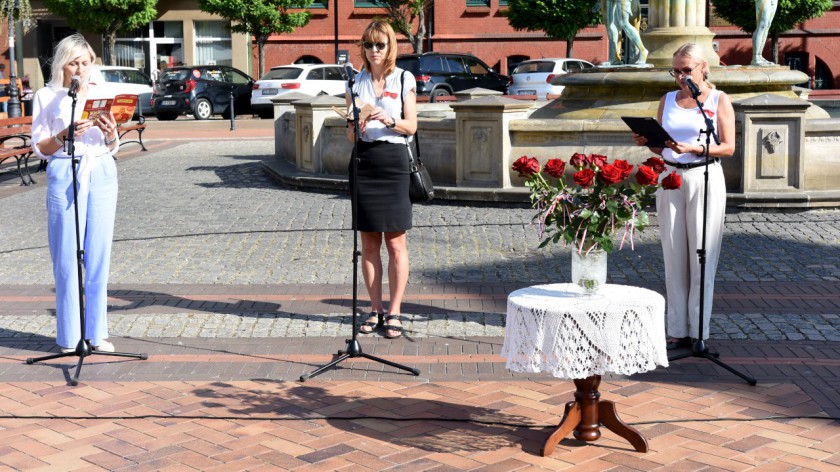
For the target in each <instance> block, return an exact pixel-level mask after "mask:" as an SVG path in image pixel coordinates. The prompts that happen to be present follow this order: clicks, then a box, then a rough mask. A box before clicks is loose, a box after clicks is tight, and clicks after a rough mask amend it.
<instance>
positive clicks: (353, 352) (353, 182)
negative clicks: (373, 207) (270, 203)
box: [300, 73, 420, 382]
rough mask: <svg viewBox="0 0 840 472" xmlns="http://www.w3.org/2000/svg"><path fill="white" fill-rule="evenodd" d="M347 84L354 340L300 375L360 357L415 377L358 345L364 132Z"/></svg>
mask: <svg viewBox="0 0 840 472" xmlns="http://www.w3.org/2000/svg"><path fill="white" fill-rule="evenodd" d="M347 77H348V79H347V83H348V85H349V88H350V105H351V106H352V107H353V136H354V137H355V141H354V142H353V155H352V158H351V160H352V163H351V165H350V195H351V199H350V202H351V207H352V209H351V212H352V214H353V323H352V325H351V329H352V337H351V339H348V340H347V350H346V351H338V357H337V358H336V359H334V360H333V361H332V362H330V363H329V364H326V365H323V366H321V367H319V368H317V369H315V370H314V371H312V372H311V373H309V374H303V375H301V376H300V381H301V382H306V381H307V380H308V379H311V378H312V377H315V376H316V375H319V374H321V373H323V372H324V371H326V370H327V369H330V368H331V367H333V366H335V365H337V364H338V363H340V362H342V361H344V360H345V359H354V358H358V357H364V358H365V359H370V360H372V361H376V362H379V363H381V364H385V365H389V366H391V367H395V368H397V369H402V370H406V371H408V372H411V373H412V374H414V375H420V369H415V368H413V367H408V366H405V365H402V364H397V363H396V362H391V361H389V360H385V359H382V358H380V357H376V356H372V355H370V354H366V353H364V352H362V345H361V344H360V343H359V340H358V334H357V328H356V312H357V309H356V306H357V304H358V294H357V292H358V280H359V256H360V255H361V253H360V252H359V229H358V216H359V215H358V213H359V205H358V196H359V181H358V179H357V177H358V175H359V145H358V144H359V140H360V139H361V131H360V128H359V107H357V106H356V92H355V91H354V90H353V84H354V80H353V75H352V74H350V73H348V76H347Z"/></svg>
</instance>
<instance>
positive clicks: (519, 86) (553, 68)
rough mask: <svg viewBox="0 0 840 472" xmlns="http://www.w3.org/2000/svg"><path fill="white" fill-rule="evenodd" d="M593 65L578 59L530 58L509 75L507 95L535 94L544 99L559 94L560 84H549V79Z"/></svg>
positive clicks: (561, 87)
mask: <svg viewBox="0 0 840 472" xmlns="http://www.w3.org/2000/svg"><path fill="white" fill-rule="evenodd" d="M593 67H595V66H594V65H592V64H591V63H589V62H586V61H582V60H580V59H554V58H548V59H532V60H528V61H524V62H521V63H519V65H518V66H516V69H514V70H513V73H512V74H511V75H510V78H511V84H510V86H508V95H536V96H537V98H538V99H539V100H545V99H546V95H559V94H560V92H562V91H563V86H562V85H551V81H552V80H553V79H554V78H555V77H557V76H558V75H562V74H569V73H572V72H578V71H581V70H585V69H592V68H593Z"/></svg>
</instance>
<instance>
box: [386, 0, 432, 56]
mask: <svg viewBox="0 0 840 472" xmlns="http://www.w3.org/2000/svg"><path fill="white" fill-rule="evenodd" d="M374 3H375V4H376V5H377V6H379V7H382V8H384V9H386V10H387V11H388V17H387V18H386V19H385V21H387V22H388V23H389V24H390V25H391V27H392V28H394V31H395V32H397V33H399V34H402V35H403V36H405V37H406V38H408V40H409V42H411V47H412V48H414V52H415V53H417V54H420V53H422V52H423V40H424V39H425V38H426V13H427V12H428V11H429V7H430V6H431V4H432V0H376V1H375V2H374ZM415 24H416V25H417V31H416V32H413V31H414V28H415V26H414V25H415Z"/></svg>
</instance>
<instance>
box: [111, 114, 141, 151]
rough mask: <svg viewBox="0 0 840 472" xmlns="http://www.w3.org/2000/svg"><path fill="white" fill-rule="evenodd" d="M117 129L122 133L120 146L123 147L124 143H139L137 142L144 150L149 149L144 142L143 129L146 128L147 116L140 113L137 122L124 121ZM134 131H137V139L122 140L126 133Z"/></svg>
mask: <svg viewBox="0 0 840 472" xmlns="http://www.w3.org/2000/svg"><path fill="white" fill-rule="evenodd" d="M117 129H118V131H119V133H120V147H122V146H123V145H124V144H130V143H137V144H139V145H140V147H141V148H143V150H144V151H147V149H146V146H145V145H144V144H143V131H145V130H146V117H145V116H143V115H140V116H139V117H138V118H137V124H132V123H131V122H130V121H129V122H127V123H123V124H121V125H119V126H117ZM132 131H137V139H132V140H130V141H123V140H122V139H123V136H125V135H126V134H128V133H130V132H132Z"/></svg>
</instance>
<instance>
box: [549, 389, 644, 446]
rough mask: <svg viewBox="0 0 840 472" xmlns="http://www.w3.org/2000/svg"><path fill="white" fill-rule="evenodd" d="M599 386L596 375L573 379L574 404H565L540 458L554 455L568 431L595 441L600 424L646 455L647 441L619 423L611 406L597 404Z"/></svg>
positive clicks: (611, 404)
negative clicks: (556, 447)
mask: <svg viewBox="0 0 840 472" xmlns="http://www.w3.org/2000/svg"><path fill="white" fill-rule="evenodd" d="M599 385H601V376H600V375H593V376H590V377H587V378H585V379H575V387H576V388H577V389H576V390H575V401H573V402H569V403H566V410H565V411H564V412H563V419H561V420H560V424H558V425H557V428H555V430H554V431H553V432H552V433H551V435H549V437H548V439H547V440H546V441H545V444H544V445H543V447H542V450H541V451H540V455H541V456H543V457H545V456H548V455H550V454H551V453H552V452H554V448H555V446H557V444H558V443H559V442H560V441H561V440H562V439H563V438H565V437H566V436H568V435H569V433H571V432H572V431H574V435H575V438H576V439H578V440H580V441H587V442H591V441H596V440H597V439H598V438H600V437H601V430H600V426H601V425H604V426H605V427H606V428H607V429H609V430H610V431H612V432H614V433H615V434H617V435H619V436H621V437H622V438H624V439H626V440H627V441H628V442H630V444H631V445H632V446H633V448H635V449H636V451H638V452H648V443H647V440H646V439H645V438H644V436H642V434H641V433H639V431H638V430H636V429H635V428H633V427H632V426H629V425H627V424H626V423H624V422H623V421H621V418H619V417H618V413H617V412H616V409H615V403H613V402H611V401H609V400H604V401H600V397H601V394H600V393H599V392H598V386H599Z"/></svg>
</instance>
